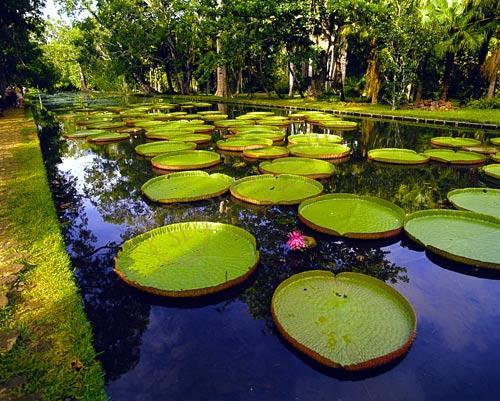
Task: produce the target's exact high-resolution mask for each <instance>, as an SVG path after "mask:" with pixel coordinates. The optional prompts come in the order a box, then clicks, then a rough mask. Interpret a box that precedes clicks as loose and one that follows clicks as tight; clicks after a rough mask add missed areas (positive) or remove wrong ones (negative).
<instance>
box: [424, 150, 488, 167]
mask: <svg viewBox="0 0 500 401" xmlns="http://www.w3.org/2000/svg"><path fill="white" fill-rule="evenodd" d="M424 155H427V156H429V157H430V159H431V160H434V161H437V162H440V163H447V164H456V165H475V164H483V163H484V162H485V161H486V156H484V155H481V154H479V153H474V152H466V151H462V150H459V151H457V152H455V151H454V150H452V149H429V150H426V151H425V152H424Z"/></svg>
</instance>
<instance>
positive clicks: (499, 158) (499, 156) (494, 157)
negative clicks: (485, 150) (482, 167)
mask: <svg viewBox="0 0 500 401" xmlns="http://www.w3.org/2000/svg"><path fill="white" fill-rule="evenodd" d="M491 160H493V161H494V162H495V163H500V152H498V153H495V154H494V155H491Z"/></svg>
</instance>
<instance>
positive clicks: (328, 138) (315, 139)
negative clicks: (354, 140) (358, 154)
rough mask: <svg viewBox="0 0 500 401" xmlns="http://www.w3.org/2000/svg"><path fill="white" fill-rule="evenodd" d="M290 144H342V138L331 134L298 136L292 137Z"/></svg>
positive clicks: (290, 137)
mask: <svg viewBox="0 0 500 401" xmlns="http://www.w3.org/2000/svg"><path fill="white" fill-rule="evenodd" d="M287 139H288V143H289V144H316V143H319V144H330V143H341V142H342V141H343V139H342V137H341V136H338V135H329V134H297V135H290V136H289V137H288V138H287Z"/></svg>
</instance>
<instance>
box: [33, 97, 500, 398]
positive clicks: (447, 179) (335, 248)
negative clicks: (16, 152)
mask: <svg viewBox="0 0 500 401" xmlns="http://www.w3.org/2000/svg"><path fill="white" fill-rule="evenodd" d="M42 100H43V102H44V104H45V105H46V106H47V107H48V108H49V109H52V110H53V112H54V113H55V114H56V115H58V114H59V115H60V114H64V113H68V111H71V110H73V109H78V108H81V107H82V105H83V104H86V102H90V104H92V105H106V106H109V105H121V104H127V103H134V102H136V103H138V102H141V103H143V102H149V101H157V99H147V98H123V97H121V96H113V97H111V96H101V97H97V98H92V99H87V98H82V97H81V96H80V95H68V94H57V95H53V96H46V97H44V98H43V99H42ZM213 108H218V109H220V110H223V111H226V112H227V114H229V115H230V118H231V117H234V116H237V115H240V114H243V113H245V112H248V111H250V110H257V109H256V108H250V107H246V106H242V105H229V104H228V105H225V104H219V105H214V106H213ZM259 110H263V109H259ZM273 111H275V113H276V114H278V115H285V114H287V112H286V111H285V110H279V109H277V110H273ZM346 119H348V120H353V121H357V122H358V123H359V125H358V129H357V130H353V131H345V132H343V133H342V136H343V137H344V140H345V142H346V143H347V144H348V145H349V146H350V147H351V148H352V150H353V154H352V156H351V158H350V159H349V160H348V161H346V162H344V163H340V164H338V165H336V167H335V174H334V175H333V177H332V178H330V179H326V180H323V181H322V182H323V185H324V187H325V192H327V193H333V192H349V193H355V194H369V195H374V196H378V197H381V198H384V199H387V200H391V201H393V202H394V203H396V204H397V205H399V206H400V207H402V208H403V209H404V210H405V211H406V212H407V213H408V212H412V211H416V210H421V209H427V208H435V207H438V208H440V207H451V206H450V205H449V204H448V202H447V200H446V194H447V192H448V191H450V190H451V189H455V188H464V187H482V186H487V184H488V183H487V182H485V181H484V176H483V175H482V174H481V172H480V170H479V169H478V168H462V169H457V168H451V167H446V166H444V165H438V164H430V165H424V166H422V167H413V168H403V167H394V166H392V167H391V166H386V165H378V164H375V163H372V162H368V161H367V160H366V155H367V152H368V150H370V149H373V148H379V147H405V148H410V149H414V150H417V151H422V150H424V149H427V148H429V147H430V139H431V138H432V137H434V136H448V135H451V134H452V135H460V136H468V137H475V138H477V139H481V140H485V138H486V137H487V135H489V134H488V133H485V132H472V131H460V132H458V131H454V130H447V129H444V128H437V127H431V126H415V125H408V124H403V123H398V122H382V121H374V120H369V119H351V118H346ZM74 128H75V126H74V120H71V119H67V120H65V123H64V130H73V129H74ZM289 130H290V131H294V132H305V131H307V130H314V131H317V132H321V130H320V129H319V128H317V127H311V126H308V125H306V124H305V123H297V124H295V125H294V126H292V127H291V128H289ZM40 137H41V142H42V150H43V154H44V160H45V163H46V167H47V171H48V176H49V181H50V185H51V190H52V194H53V198H54V201H55V204H56V207H57V211H58V214H59V218H60V221H61V224H62V227H63V234H64V238H65V241H66V244H67V250H68V252H69V254H70V256H71V259H72V262H73V265H74V266H75V276H76V279H77V281H78V284H79V287H80V290H81V293H82V296H83V299H84V303H85V309H86V312H87V315H88V318H89V320H90V322H91V324H92V327H93V333H94V345H95V348H96V350H97V352H98V353H99V359H100V361H101V363H102V366H103V368H104V371H105V378H106V391H107V393H108V395H109V396H110V398H111V399H112V400H120V401H129V400H130V401H131V400H141V401H157V400H165V401H170V400H172V401H177V400H183V401H202V400H207V401H209V400H210V401H214V400H217V401H219V400H220V401H226V400H227V401H239V400H241V401H246V400H259V401H277V400H280V401H281V400H283V401H285V400H286V401H289V400H301V401H321V400H325V401H326V400H328V401H330V400H334V399H335V400H370V401H392V400H393V401H402V400H411V401H413V400H454V401H459V400H479V399H480V400H492V401H493V400H498V399H500V388H499V387H498V383H497V380H498V375H499V372H500V347H498V344H500V330H499V327H500V308H499V307H498V302H499V300H500V282H499V281H498V279H499V278H500V274H496V273H495V272H490V271H486V270H481V269H476V268H473V267H469V266H465V265H460V264H456V263H452V262H449V261H447V260H445V259H442V258H440V257H437V256H434V255H433V254H430V253H428V252H426V251H425V250H424V249H423V248H421V247H419V246H417V245H416V244H415V243H414V242H412V241H410V240H409V239H408V238H407V237H405V235H404V234H401V235H399V236H398V237H396V238H393V239H391V240H384V241H380V240H379V241H374V240H368V241H355V240H345V239H339V238H336V237H331V236H327V235H322V234H319V233H317V232H314V231H312V230H310V229H308V228H307V227H306V226H304V225H303V224H301V223H300V222H299V220H298V218H297V207H296V206H270V207H262V206H255V205H251V204H246V203H243V202H240V201H237V200H235V199H233V198H231V197H230V196H229V195H227V194H226V195H224V196H220V197H218V198H214V199H211V200H206V201H199V202H192V203H185V204H180V203H174V204H171V205H161V204H155V203H152V202H150V201H148V200H147V199H146V198H145V197H144V196H143V195H142V194H141V191H140V187H141V185H142V184H143V183H144V182H145V181H147V180H148V179H150V178H152V177H154V176H155V172H154V171H153V170H152V168H151V164H150V162H149V160H147V159H144V158H140V157H138V156H137V155H136V153H135V151H134V147H135V146H136V145H138V144H141V143H144V142H145V140H144V138H143V136H140V135H139V136H135V137H132V138H131V139H130V140H127V141H124V142H117V143H113V144H107V145H93V144H89V143H88V142H86V141H82V140H80V141H76V140H73V141H70V140H65V139H64V138H63V137H62V131H61V132H59V131H54V130H48V129H47V130H45V131H42V132H41V134H40ZM215 138H218V134H216V135H215ZM257 166H258V163H255V162H250V161H248V160H245V159H243V158H242V157H238V156H234V155H223V163H222V164H221V165H220V166H218V167H215V168H212V170H211V171H217V172H223V173H226V174H228V175H230V176H232V177H235V178H240V177H244V176H248V175H251V174H258V168H257ZM184 221H216V222H224V223H230V224H234V225H237V226H240V227H242V228H244V229H246V230H248V231H249V232H251V233H252V234H253V235H254V236H255V238H256V239H257V242H258V248H259V250H260V253H261V262H260V264H259V266H258V267H257V269H256V271H255V273H254V274H253V275H252V276H251V278H250V279H249V280H247V281H246V282H244V283H243V284H241V285H239V286H238V287H234V288H232V289H230V290H226V291H224V292H221V293H219V294H217V295H211V296H206V297H202V298H199V299H179V300H172V299H168V298H162V297H158V296H153V295H148V294H146V293H143V292H141V291H139V290H136V289H134V288H132V287H129V286H128V285H126V284H125V283H123V282H122V281H120V280H119V279H118V277H117V276H116V274H115V273H114V272H113V263H114V257H115V256H116V254H117V251H118V249H119V247H120V245H121V244H122V243H123V242H124V241H126V240H128V239H130V238H132V237H134V236H136V235H138V234H140V233H143V232H145V231H148V230H150V229H153V228H155V227H159V226H162V225H165V224H171V223H177V222H184ZM295 229H299V230H301V231H302V232H304V233H305V234H306V235H312V236H314V237H315V239H316V240H317V243H318V245H317V247H316V248H314V249H311V250H308V251H306V252H293V251H290V250H289V249H288V247H287V246H286V244H285V242H286V240H287V234H288V233H289V232H291V231H292V230H295ZM310 269H324V270H330V271H332V272H341V271H355V272H362V273H365V274H368V275H371V276H374V277H377V278H379V279H381V280H384V281H385V282H386V283H388V284H390V285H391V286H394V287H395V288H396V289H397V290H399V291H400V292H401V293H402V294H403V295H404V296H405V297H406V298H407V299H408V300H409V302H410V303H411V304H412V305H413V307H414V309H415V311H416V313H417V318H418V332H417V337H416V340H415V342H414V344H413V346H412V348H411V349H410V350H409V352H408V354H407V355H405V356H404V357H403V358H401V359H400V360H398V361H396V362H394V363H392V364H390V365H388V366H384V367H382V368H379V369H375V370H371V371H367V372H362V373H356V374H347V373H342V372H339V371H336V370H331V369H327V368H324V367H322V366H321V365H319V364H317V363H315V362H313V361H312V360H310V359H308V358H307V357H305V356H303V355H302V354H301V353H299V352H297V351H295V350H294V349H293V348H292V347H291V346H290V345H289V344H288V343H287V342H286V341H285V340H284V339H282V337H281V336H280V335H279V334H278V332H277V330H276V328H275V326H274V324H273V321H272V318H271V314H270V300H271V296H272V294H273V291H274V289H275V288H276V287H277V285H278V284H279V283H280V282H282V281H283V280H285V279H286V278H287V277H289V276H291V275H293V274H295V273H298V272H302V271H306V270H310Z"/></svg>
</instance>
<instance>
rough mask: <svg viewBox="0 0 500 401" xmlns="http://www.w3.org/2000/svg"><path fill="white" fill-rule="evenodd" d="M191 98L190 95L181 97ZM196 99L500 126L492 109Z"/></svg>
mask: <svg viewBox="0 0 500 401" xmlns="http://www.w3.org/2000/svg"><path fill="white" fill-rule="evenodd" d="M182 98H192V97H182ZM196 98H197V99H198V98H199V99H202V100H207V101H217V100H218V101H221V100H228V101H231V102H238V103H240V102H241V103H247V104H255V105H266V106H293V107H310V108H315V109H317V110H343V111H351V112H362V113H374V114H383V115H387V116H407V117H417V118H429V119H439V120H450V121H465V122H474V123H484V124H498V125H500V111H499V110H494V109H472V108H470V109H469V108H457V109H454V110H435V111H432V110H421V109H410V108H401V109H397V110H392V109H391V107H390V106H388V105H382V104H369V103H343V102H331V101H326V100H310V99H301V98H293V99H277V98H269V97H262V96H259V95H256V96H255V97H253V98H250V97H246V96H238V97H235V98H228V99H221V98H220V97H215V96H196Z"/></svg>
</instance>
